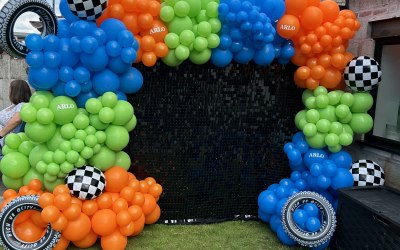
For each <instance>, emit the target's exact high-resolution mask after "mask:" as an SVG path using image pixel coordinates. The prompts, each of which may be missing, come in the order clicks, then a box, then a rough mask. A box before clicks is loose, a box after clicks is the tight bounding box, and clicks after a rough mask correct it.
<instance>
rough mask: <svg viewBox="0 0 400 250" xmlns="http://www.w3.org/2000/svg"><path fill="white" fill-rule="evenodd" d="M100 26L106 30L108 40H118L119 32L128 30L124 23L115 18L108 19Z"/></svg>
mask: <svg viewBox="0 0 400 250" xmlns="http://www.w3.org/2000/svg"><path fill="white" fill-rule="evenodd" d="M100 28H101V29H103V30H104V31H105V32H106V35H107V41H111V40H117V39H118V34H119V32H121V31H123V30H126V27H125V25H124V23H123V22H121V21H120V20H118V19H114V18H108V19H106V20H105V21H104V22H103V23H102V24H101V25H100Z"/></svg>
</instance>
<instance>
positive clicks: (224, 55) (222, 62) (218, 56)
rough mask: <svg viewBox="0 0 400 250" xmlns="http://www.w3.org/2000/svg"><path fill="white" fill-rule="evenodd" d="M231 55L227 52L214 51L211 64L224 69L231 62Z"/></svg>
mask: <svg viewBox="0 0 400 250" xmlns="http://www.w3.org/2000/svg"><path fill="white" fill-rule="evenodd" d="M232 57H233V55H232V53H231V52H230V51H229V50H222V49H214V50H213V51H212V54H211V62H212V63H213V64H214V65H215V66H217V67H225V66H227V65H228V64H230V63H231V62H232Z"/></svg>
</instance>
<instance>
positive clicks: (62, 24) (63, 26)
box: [57, 18, 71, 38]
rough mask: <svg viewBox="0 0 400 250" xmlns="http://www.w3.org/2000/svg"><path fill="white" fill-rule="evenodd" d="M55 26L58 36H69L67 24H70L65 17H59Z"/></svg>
mask: <svg viewBox="0 0 400 250" xmlns="http://www.w3.org/2000/svg"><path fill="white" fill-rule="evenodd" d="M57 23H58V28H57V37H58V38H70V37H71V33H70V31H69V26H70V25H71V24H70V23H69V22H68V21H67V20H66V19H61V18H59V19H58V21H57Z"/></svg>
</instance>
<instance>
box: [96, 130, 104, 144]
mask: <svg viewBox="0 0 400 250" xmlns="http://www.w3.org/2000/svg"><path fill="white" fill-rule="evenodd" d="M94 135H95V136H96V139H97V142H98V143H104V142H105V141H106V138H107V135H106V133H105V132H104V131H97V132H96V133H95V134H94Z"/></svg>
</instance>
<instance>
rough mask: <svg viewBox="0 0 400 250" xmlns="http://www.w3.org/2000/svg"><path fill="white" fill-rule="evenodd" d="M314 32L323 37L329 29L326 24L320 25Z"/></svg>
mask: <svg viewBox="0 0 400 250" xmlns="http://www.w3.org/2000/svg"><path fill="white" fill-rule="evenodd" d="M314 33H315V35H316V36H317V37H318V38H321V37H322V36H323V35H325V34H326V33H327V30H326V28H325V27H324V26H318V27H317V28H315V30H314Z"/></svg>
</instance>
